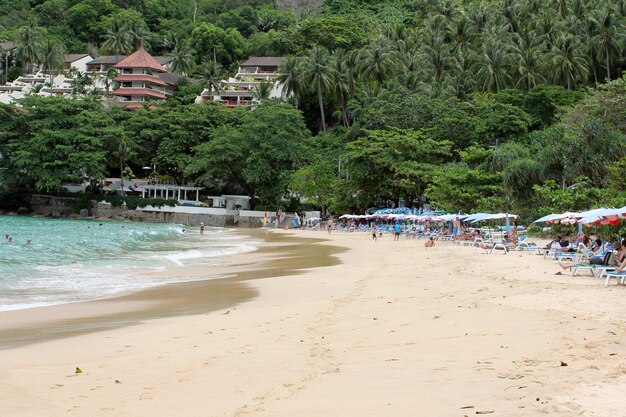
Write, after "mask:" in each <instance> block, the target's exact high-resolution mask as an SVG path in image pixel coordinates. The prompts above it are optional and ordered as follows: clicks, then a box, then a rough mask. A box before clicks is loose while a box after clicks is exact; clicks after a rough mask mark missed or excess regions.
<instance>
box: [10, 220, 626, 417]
mask: <svg viewBox="0 0 626 417" xmlns="http://www.w3.org/2000/svg"><path fill="white" fill-rule="evenodd" d="M272 233H273V234H274V233H276V234H277V235H279V236H282V235H284V234H285V233H286V232H284V231H272ZM289 235H292V236H296V237H297V238H310V237H313V238H315V239H328V241H316V242H314V243H310V244H308V243H306V242H305V241H301V243H302V245H303V249H304V251H303V252H305V253H306V254H307V255H303V257H302V258H301V259H299V256H295V257H291V258H290V259H294V258H295V259H297V261H294V262H299V263H300V265H307V264H309V263H310V262H312V260H311V259H309V260H308V261H307V260H306V258H307V257H308V258H311V256H309V255H310V254H313V253H316V251H317V250H318V249H317V246H320V247H327V246H330V247H332V246H337V247H342V248H345V249H346V250H345V251H344V252H340V253H337V254H336V255H332V256H335V257H336V258H338V260H339V261H341V262H340V263H337V262H334V263H333V262H330V263H331V264H330V265H327V266H324V267H315V268H310V269H304V270H299V271H297V272H298V273H296V274H291V273H289V275H283V276H272V277H268V278H258V279H250V280H245V281H242V282H240V283H239V284H242V285H246V286H248V287H249V288H250V290H252V291H255V293H256V294H257V295H256V296H253V297H250V298H246V299H245V300H243V301H240V302H239V303H238V304H236V305H232V306H225V307H222V308H219V309H215V310H211V309H207V310H205V311H203V312H200V313H196V314H191V315H180V316H179V315H176V316H170V317H165V318H161V319H157V320H148V321H142V322H141V323H138V324H137V325H135V326H122V327H119V328H114V329H108V330H103V331H98V332H90V333H87V334H81V335H78V336H74V337H64V338H60V339H56V340H47V341H44V342H41V343H31V344H28V345H24V346H20V347H18V348H14V349H5V350H2V351H0V372H1V373H2V375H3V378H2V380H0V398H2V401H1V402H0V415H2V416H5V415H6V416H12V417H35V416H37V417H39V416H46V417H57V416H59V417H60V416H67V415H74V416H85V417H87V416H89V417H93V416H137V417H141V416H146V417H148V416H150V417H160V416H163V417H166V416H167V417H171V416H196V415H207V416H229V417H230V416H232V417H242V416H255V417H256V416H261V417H270V416H272V417H276V416H285V417H291V416H298V417H320V416H354V417H369V416H372V417H374V416H376V417H378V416H402V417H404V416H406V417H413V416H429V417H439V416H441V417H448V416H459V417H463V416H473V415H493V416H546V415H548V416H557V417H571V416H579V415H580V416H588V417H591V416H593V417H608V416H618V417H620V416H624V415H625V413H624V410H626V397H625V396H624V389H625V388H626V315H625V312H626V310H625V307H624V305H625V304H624V297H626V286H618V285H615V283H612V284H611V286H609V287H605V286H604V285H603V282H602V281H601V280H599V279H598V278H593V277H591V276H581V277H576V278H573V277H571V276H570V275H567V274H565V275H555V272H558V271H560V268H559V267H558V265H557V264H556V263H555V262H552V261H548V260H543V258H542V257H541V256H533V255H528V254H525V253H524V254H519V253H513V254H510V255H501V254H497V255H484V254H474V250H473V249H472V248H468V247H458V246H453V245H452V244H449V243H438V244H437V246H436V247H434V248H430V249H426V248H424V242H423V241H413V240H409V241H405V240H403V241H401V242H393V241H391V239H390V237H389V236H385V237H384V238H383V239H382V240H380V241H379V242H372V241H371V236H370V235H368V234H355V233H345V234H333V235H332V236H330V237H329V236H328V235H327V234H326V233H316V232H305V231H298V232H289ZM279 239H280V238H279ZM299 244H300V243H295V245H296V246H297V245H299ZM291 245H292V243H286V242H284V241H283V242H281V241H279V242H277V246H285V247H287V249H286V250H287V251H288V250H290V249H289V247H290V246H291ZM268 250H269V249H268ZM294 250H295V249H294ZM320 250H321V249H320ZM275 253H276V255H274V254H275ZM278 253H279V252H273V251H272V250H270V252H269V253H268V255H270V254H271V255H270V256H271V257H272V258H271V259H269V260H268V262H278V264H275V265H276V269H278V270H285V269H284V268H286V267H287V265H282V266H281V265H280V263H281V262H282V261H281V259H284V262H285V263H290V262H292V261H288V260H287V258H289V257H288V256H285V255H280V254H278ZM297 253H300V252H297ZM316 258H317V257H316V256H313V259H316ZM335 261H336V260H335ZM313 263H314V262H313ZM254 265H255V262H254V261H249V262H246V265H245V267H246V268H249V271H254ZM244 269H245V268H244ZM244 272H245V271H244ZM76 367H80V369H81V370H82V373H78V374H77V373H75V369H76Z"/></svg>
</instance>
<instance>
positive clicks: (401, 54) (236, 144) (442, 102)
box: [0, 0, 626, 214]
mask: <svg viewBox="0 0 626 417" xmlns="http://www.w3.org/2000/svg"><path fill="white" fill-rule="evenodd" d="M279 5H280V6H281V7H280V8H278V7H277V6H276V4H275V3H274V2H273V1H269V0H268V1H243V0H197V1H196V0H193V1H192V0H189V1H187V0H183V1H174V0H85V1H74V0H47V1H36V0H33V1H30V2H28V1H24V0H18V1H8V0H0V24H1V25H2V28H1V29H0V37H2V38H4V39H5V40H10V41H13V42H15V43H16V44H17V45H18V55H17V60H16V61H15V62H13V63H12V64H13V65H12V67H13V69H12V70H11V71H12V72H11V73H10V76H11V77H15V76H17V75H18V74H19V72H20V71H21V70H22V69H23V68H25V67H26V66H27V65H28V64H30V63H35V62H42V61H45V57H46V56H50V54H51V53H52V52H51V51H53V50H54V51H57V53H58V52H59V51H66V52H90V53H91V54H92V55H93V56H95V55H102V54H117V53H127V52H129V51H131V50H132V49H133V48H135V47H136V46H137V45H138V44H139V42H142V41H143V42H144V44H145V45H146V47H147V49H148V50H149V51H150V52H151V53H153V54H158V55H171V56H172V57H173V58H174V61H173V69H174V71H176V72H179V73H181V74H186V75H188V76H191V77H195V78H198V79H202V80H204V82H205V83H208V84H211V83H215V82H216V81H217V80H219V79H220V78H221V77H223V76H224V75H226V74H228V73H230V72H232V71H233V70H234V69H235V68H236V66H237V63H238V62H241V60H243V59H244V58H246V57H248V56H287V57H289V58H288V59H287V61H286V63H285V64H284V65H283V68H282V70H281V72H282V74H281V78H280V82H281V83H282V84H283V85H284V89H285V91H286V92H287V93H288V98H286V99H285V101H286V103H278V102H275V101H274V100H263V101H264V102H263V103H262V104H261V106H260V107H259V108H258V111H253V112H251V114H248V113H250V112H245V111H239V110H238V111H235V112H227V111H225V110H224V109H222V108H219V107H218V106H214V105H206V106H204V105H203V106H197V105H194V104H190V103H191V101H192V99H193V97H194V94H197V92H198V91H197V87H193V86H187V87H184V88H183V89H182V90H181V92H180V93H179V96H178V100H175V101H173V102H169V103H167V104H166V105H163V106H161V108H159V109H157V110H154V111H152V113H151V114H150V115H147V114H144V113H146V112H143V111H142V112H136V113H133V114H127V113H119V112H116V111H110V112H106V111H104V110H103V109H101V108H99V107H98V106H97V105H94V104H90V103H88V102H84V103H75V104H64V106H70V107H72V110H71V111H70V112H69V114H76V115H83V114H88V115H89V117H85V118H84V120H85V121H84V123H87V124H89V123H99V125H98V126H102V127H107V128H109V125H113V126H110V128H111V129H119V132H116V133H114V134H110V135H109V136H106V135H104V134H100V133H99V132H98V129H96V130H95V131H93V130H90V131H89V134H87V133H85V132H83V133H82V134H85V135H87V136H88V137H89V138H91V139H90V140H92V142H91V143H92V144H94V146H96V148H97V149H100V150H101V151H102V155H101V161H100V162H99V163H100V165H99V167H98V169H95V170H94V172H92V173H91V174H90V176H93V177H94V178H97V177H98V176H102V175H104V174H105V173H107V169H109V170H111V169H113V168H112V167H116V166H117V163H116V162H115V161H117V159H119V158H118V157H117V156H115V155H117V154H119V153H120V151H119V149H120V146H121V145H120V144H119V143H118V142H119V140H120V139H119V138H125V140H126V141H127V143H126V142H125V143H126V145H124V146H127V147H128V152H127V153H126V160H127V164H128V165H129V167H130V168H131V169H133V170H135V171H137V169H138V168H139V167H141V166H142V164H146V163H151V162H154V161H158V162H159V167H160V169H161V170H162V172H161V173H162V174H163V175H170V176H172V177H175V178H176V179H177V180H179V181H196V182H198V183H202V184H204V185H207V186H208V187H210V188H212V189H217V188H219V187H222V188H223V189H224V190H227V191H232V192H235V191H237V192H245V193H248V194H250V195H257V196H259V197H260V201H261V203H262V204H263V205H275V204H277V201H278V200H279V198H281V197H283V196H285V195H287V193H288V190H289V191H295V192H298V193H299V194H300V195H304V196H307V197H309V201H310V202H313V203H314V204H319V205H323V206H325V207H330V208H331V209H332V210H334V211H337V210H356V209H364V208H366V207H369V206H372V205H376V204H389V203H390V202H393V201H397V200H398V199H404V200H406V201H410V202H412V203H409V205H411V204H416V205H419V204H421V203H422V202H423V201H424V197H426V198H428V199H429V200H430V202H431V203H432V204H433V205H434V206H437V207H442V208H445V209H447V210H465V211H472V210H478V209H494V210H504V209H516V210H521V211H522V212H523V213H525V214H531V212H533V211H535V212H541V211H545V210H549V209H561V208H562V209H575V208H587V206H591V205H594V204H598V203H606V202H608V200H609V199H618V200H619V199H620V198H621V199H622V200H623V199H624V195H623V192H622V190H623V186H624V180H623V179H622V178H623V170H624V168H626V158H625V157H626V137H625V134H626V114H625V112H626V105H625V104H626V103H625V102H624V101H625V99H624V95H625V86H626V83H625V81H624V78H623V75H622V71H623V68H624V66H625V65H626V59H625V49H626V48H625V46H626V0H617V1H613V0H597V1H592V0H528V1H514V0H500V1H469V0H468V1H453V0H447V1H446V0H437V1H428V0H414V1H401V0H389V1H375V0H371V1H357V0H328V1H326V2H324V4H323V5H321V7H318V5H317V4H316V3H315V2H302V1H281V2H279ZM285 6H291V7H294V8H295V9H297V10H296V12H294V11H292V10H289V7H285ZM11 77H10V78H11ZM37 101H38V99H35V98H33V99H32V101H31V102H29V103H28V104H26V105H25V107H26V108H31V109H32V108H35V107H37V106H42V105H43V104H42V103H37ZM43 101H46V103H45V105H46V106H52V107H54V106H59V105H60V104H59V103H57V101H55V100H43ZM31 106H32V107H31ZM0 112H3V113H2V118H1V119H0V146H2V147H3V148H2V154H3V155H7V158H5V159H4V162H3V163H4V164H5V165H8V168H10V169H8V170H5V171H4V172H10V171H11V170H22V172H28V173H29V175H24V176H22V177H21V178H20V184H13V187H18V186H21V187H35V188H42V189H47V190H53V189H55V187H57V186H58V184H59V183H60V181H61V180H62V178H58V181H53V182H50V183H47V182H44V183H42V182H41V179H38V178H35V177H32V178H31V176H30V174H31V173H33V172H35V171H34V168H33V167H34V166H35V165H36V164H41V163H42V161H40V160H36V161H35V160H29V158H30V157H31V156H32V155H30V156H28V157H25V154H24V152H25V151H27V150H25V149H23V148H24V147H25V146H26V145H24V144H25V143H30V145H28V146H33V147H38V148H41V147H46V146H55V145H54V143H51V140H50V138H47V137H45V135H43V136H42V133H41V132H40V131H38V130H37V129H44V127H42V126H44V125H45V123H43V122H42V120H41V119H39V118H41V117H43V118H44V119H45V115H42V114H39V115H38V116H36V115H35V113H37V112H35V111H30V112H18V111H15V109H14V108H11V107H8V106H6V107H2V108H0ZM188 118H189V120H193V122H191V121H189V122H188V124H185V123H187V122H185V120H187V119H188ZM92 121H93V122H92ZM45 122H46V123H51V124H52V125H54V124H55V123H57V122H56V121H50V120H45ZM68 123H69V125H68V126H70V125H71V123H70V121H68ZM286 124H289V126H286ZM82 126H83V127H80V128H79V127H78V126H74V127H71V129H84V124H83V125H82ZM180 126H186V130H184V131H180V129H179V127H180ZM50 128H52V127H45V129H50ZM257 128H262V129H265V130H266V131H265V132H259V131H258V130H256V129H257ZM68 129H70V127H68ZM101 130H102V129H101ZM104 130H106V129H104ZM18 132H19V135H21V137H26V138H28V140H32V141H33V142H28V141H21V142H20V141H18V140H17V137H18V136H15V135H17V134H18ZM72 132H74V131H72ZM268 132H271V133H272V134H268ZM72 135H75V132H74V133H71V134H69V133H68V136H67V138H64V137H61V136H60V135H59V137H57V138H56V139H55V140H58V141H59V143H60V144H63V143H66V142H64V141H66V140H70V137H76V136H72ZM114 139H115V140H114ZM73 140H75V139H73ZM249 147H256V149H250V148H249ZM124 149H126V148H124ZM139 150H141V151H139ZM89 152H91V151H89ZM89 152H88V153H89ZM12 156H13V157H12ZM42 157H45V156H42ZM107 160H108V162H107ZM91 162H94V160H92V161H91ZM94 163H95V162H94ZM29 164H30V165H29ZM78 165H80V164H78ZM107 167H108V168H107ZM78 171H80V169H79V167H78V166H74V167H67V170H66V171H63V172H67V173H72V172H74V173H76V172H78ZM624 203H626V201H625V202H624Z"/></svg>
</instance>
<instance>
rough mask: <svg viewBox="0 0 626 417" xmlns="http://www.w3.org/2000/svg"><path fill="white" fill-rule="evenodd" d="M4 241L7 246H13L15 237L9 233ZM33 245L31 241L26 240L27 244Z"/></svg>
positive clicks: (5, 235)
mask: <svg viewBox="0 0 626 417" xmlns="http://www.w3.org/2000/svg"><path fill="white" fill-rule="evenodd" d="M4 240H5V242H6V243H7V244H9V245H12V244H13V236H11V235H9V234H8V233H5V234H4ZM31 243H32V240H31V239H26V244H27V245H30V244H31Z"/></svg>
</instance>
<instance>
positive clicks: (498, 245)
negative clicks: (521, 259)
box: [489, 243, 511, 255]
mask: <svg viewBox="0 0 626 417" xmlns="http://www.w3.org/2000/svg"><path fill="white" fill-rule="evenodd" d="M510 249H511V246H509V245H507V244H505V243H496V244H495V245H493V247H492V248H491V250H490V251H489V254H492V253H494V251H496V250H501V251H504V254H505V255H506V254H507V253H509V250H510Z"/></svg>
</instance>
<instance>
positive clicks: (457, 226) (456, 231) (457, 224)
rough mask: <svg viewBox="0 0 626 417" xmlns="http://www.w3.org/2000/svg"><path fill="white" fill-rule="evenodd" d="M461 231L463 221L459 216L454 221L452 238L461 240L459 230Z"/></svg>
mask: <svg viewBox="0 0 626 417" xmlns="http://www.w3.org/2000/svg"><path fill="white" fill-rule="evenodd" d="M460 231H461V221H460V220H459V218H458V217H457V218H455V219H454V221H453V222H452V239H453V240H454V241H457V240H459V232H460Z"/></svg>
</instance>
